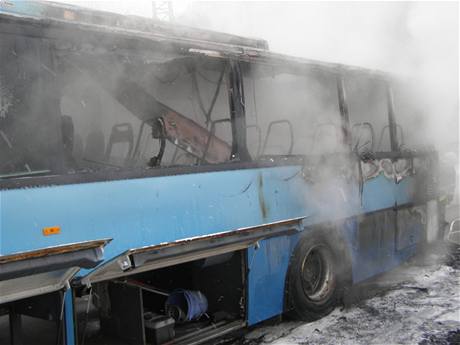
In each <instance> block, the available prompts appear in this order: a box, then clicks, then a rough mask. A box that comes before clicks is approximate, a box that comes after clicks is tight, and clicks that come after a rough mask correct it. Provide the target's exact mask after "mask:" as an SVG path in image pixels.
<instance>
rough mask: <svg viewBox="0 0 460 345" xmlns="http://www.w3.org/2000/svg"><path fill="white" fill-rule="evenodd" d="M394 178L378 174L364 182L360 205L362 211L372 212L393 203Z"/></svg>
mask: <svg viewBox="0 0 460 345" xmlns="http://www.w3.org/2000/svg"><path fill="white" fill-rule="evenodd" d="M395 201H396V200H395V183H394V180H392V179H389V178H387V177H385V176H384V175H383V174H380V175H378V176H376V177H374V178H372V179H370V180H367V181H366V182H364V185H363V195H362V207H363V212H364V213H368V212H373V211H377V210H381V209H385V208H390V207H393V206H394V205H395Z"/></svg>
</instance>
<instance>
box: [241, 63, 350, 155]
mask: <svg viewBox="0 0 460 345" xmlns="http://www.w3.org/2000/svg"><path fill="white" fill-rule="evenodd" d="M245 98H246V115H247V120H246V124H247V136H248V139H247V140H248V148H249V151H250V153H251V155H252V156H253V157H256V156H261V155H289V154H299V155H309V154H315V155H317V154H323V153H332V152H340V151H343V150H344V149H345V147H344V145H343V138H342V129H341V120H340V111H339V106H338V95H337V82H336V77H335V75H334V74H332V73H325V72H320V71H309V72H308V73H303V74H300V73H299V74H293V73H286V72H283V71H277V70H275V69H273V68H270V67H259V66H251V71H250V73H248V74H247V75H246V77H245Z"/></svg>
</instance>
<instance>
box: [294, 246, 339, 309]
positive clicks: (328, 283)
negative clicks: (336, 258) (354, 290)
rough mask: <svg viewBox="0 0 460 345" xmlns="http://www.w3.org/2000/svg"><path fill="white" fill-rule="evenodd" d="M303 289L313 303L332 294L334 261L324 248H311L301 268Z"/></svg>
mask: <svg viewBox="0 0 460 345" xmlns="http://www.w3.org/2000/svg"><path fill="white" fill-rule="evenodd" d="M300 274H301V278H302V289H303V292H304V293H305V295H306V296H307V297H308V298H309V299H310V300H312V301H315V302H319V301H321V300H323V299H324V298H325V297H327V296H328V295H329V293H331V292H332V289H333V285H334V274H333V266H332V259H331V256H330V255H329V253H328V251H327V249H326V248H325V247H323V246H317V247H313V248H311V249H310V250H309V251H308V253H307V254H306V255H305V257H304V259H303V262H302V266H301V272H300Z"/></svg>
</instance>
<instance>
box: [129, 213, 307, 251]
mask: <svg viewBox="0 0 460 345" xmlns="http://www.w3.org/2000/svg"><path fill="white" fill-rule="evenodd" d="M302 219H304V217H299V218H293V219H287V220H282V221H278V222H273V223H266V224H261V225H257V226H251V227H248V228H240V229H236V230H232V231H225V232H220V233H217V234H213V235H207V236H201V237H195V238H193V237H192V238H187V239H183V240H178V241H174V242H167V243H160V244H155V245H153V246H147V247H141V248H136V249H132V250H130V251H129V254H140V253H145V252H149V251H151V250H160V249H164V248H170V247H176V246H185V245H187V244H190V243H197V242H205V241H209V240H217V239H220V238H225V237H232V236H234V235H239V236H242V237H244V236H248V235H250V234H251V233H253V232H256V231H259V230H262V229H264V228H270V227H273V226H286V227H289V226H292V229H293V231H296V230H295V229H296V227H297V226H296V225H297V224H298V223H299V222H300V221H301V220H302Z"/></svg>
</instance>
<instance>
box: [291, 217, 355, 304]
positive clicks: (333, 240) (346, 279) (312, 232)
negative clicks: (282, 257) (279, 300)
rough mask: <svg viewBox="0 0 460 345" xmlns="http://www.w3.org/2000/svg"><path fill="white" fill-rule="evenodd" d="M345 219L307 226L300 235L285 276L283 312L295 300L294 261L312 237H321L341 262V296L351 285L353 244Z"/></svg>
mask: <svg viewBox="0 0 460 345" xmlns="http://www.w3.org/2000/svg"><path fill="white" fill-rule="evenodd" d="M345 227H346V226H345V221H343V222H337V223H330V222H328V223H323V224H319V225H314V226H309V227H305V228H304V229H303V230H302V232H301V233H300V235H299V239H298V241H297V243H296V245H295V246H294V248H293V250H292V252H291V256H290V259H289V264H288V268H287V271H286V277H285V287H284V303H283V312H284V313H287V312H290V311H292V310H293V302H292V299H291V296H290V293H289V291H290V286H289V284H290V283H289V277H290V275H291V270H292V266H293V261H294V260H295V259H296V253H297V250H298V248H299V247H300V246H301V244H302V243H303V242H305V241H309V240H310V239H313V238H314V237H315V238H318V237H319V238H321V239H323V240H324V241H325V242H326V243H327V244H328V245H329V246H330V248H331V250H332V252H333V254H334V257H335V259H336V261H337V262H339V263H340V270H339V272H340V274H339V282H340V283H339V286H338V288H339V289H340V292H339V294H340V296H343V294H344V292H345V291H346V290H347V289H348V287H349V286H351V284H352V282H353V278H352V246H351V242H350V240H349V239H348V238H347V235H346V229H345Z"/></svg>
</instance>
